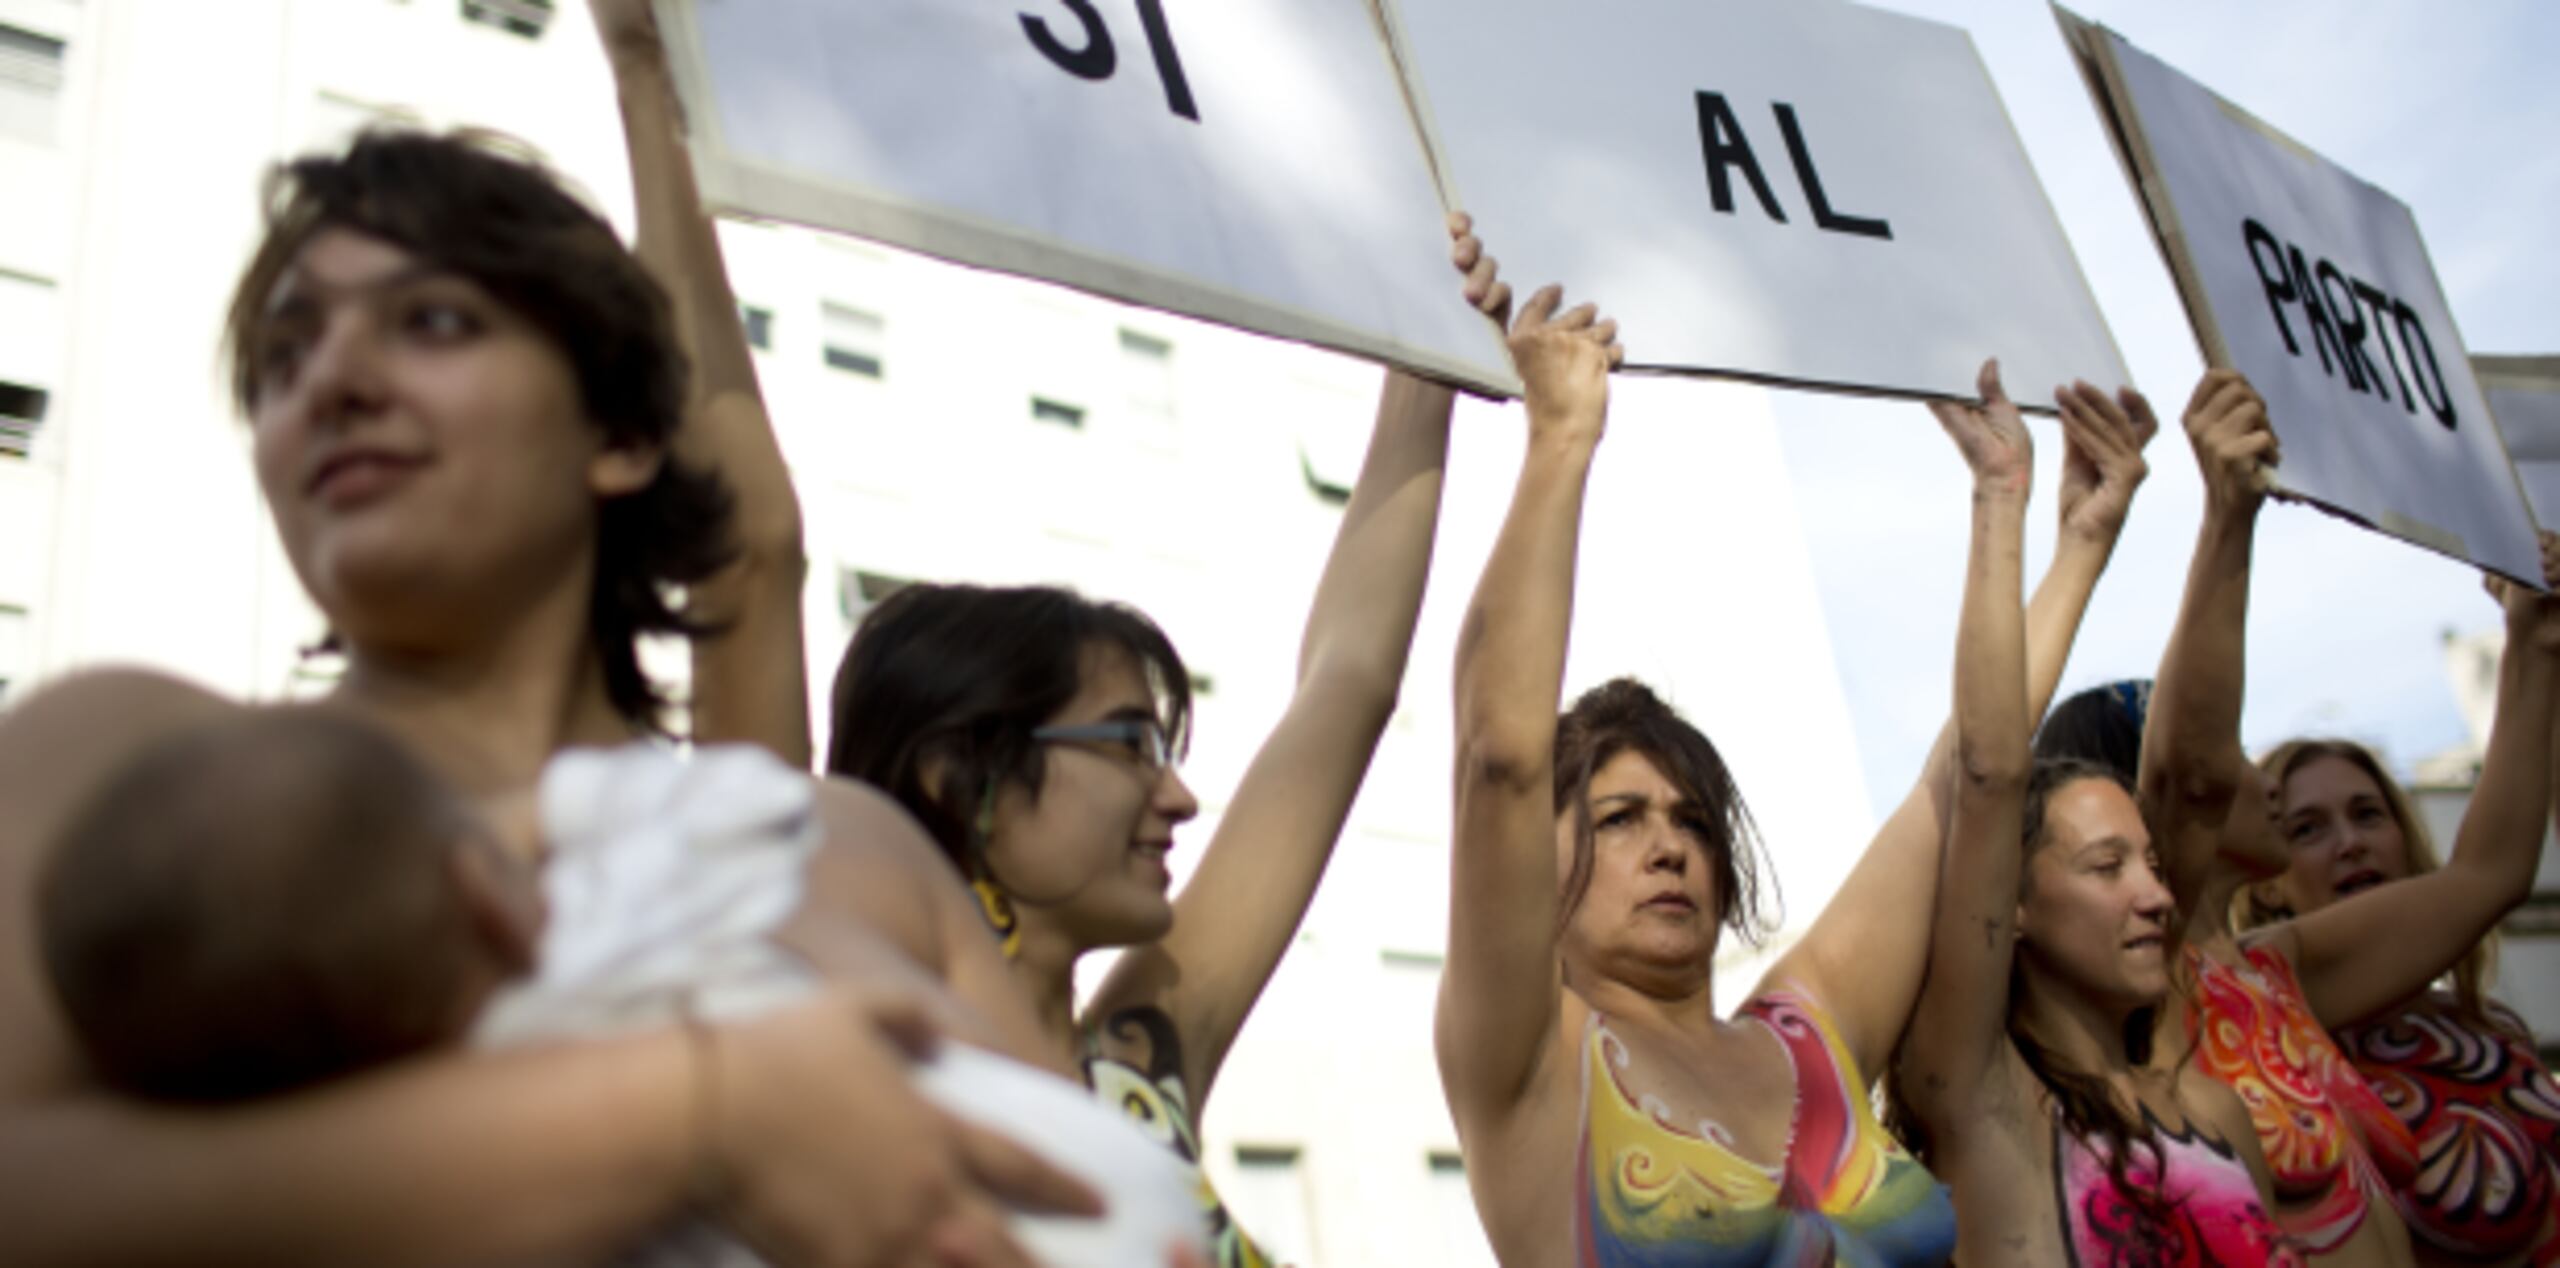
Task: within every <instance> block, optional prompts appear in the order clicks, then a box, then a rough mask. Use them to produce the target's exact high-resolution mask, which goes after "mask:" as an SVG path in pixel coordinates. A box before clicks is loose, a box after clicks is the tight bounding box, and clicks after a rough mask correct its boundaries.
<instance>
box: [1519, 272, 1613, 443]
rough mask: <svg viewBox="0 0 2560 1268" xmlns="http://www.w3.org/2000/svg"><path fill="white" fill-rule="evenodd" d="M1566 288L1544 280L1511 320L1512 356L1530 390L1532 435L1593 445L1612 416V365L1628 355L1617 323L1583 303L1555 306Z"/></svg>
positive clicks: (1525, 399) (1526, 397)
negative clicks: (1610, 382) (1561, 310)
mask: <svg viewBox="0 0 2560 1268" xmlns="http://www.w3.org/2000/svg"><path fill="white" fill-rule="evenodd" d="M1563 303H1564V288H1563V287H1561V286H1553V285H1550V286H1542V287H1540V288H1538V293H1537V294H1534V295H1531V296H1530V297H1529V302H1528V304H1527V305H1525V306H1524V307H1522V308H1521V310H1520V316H1519V317H1518V318H1517V319H1516V320H1514V321H1513V322H1512V323H1511V336H1510V338H1511V360H1512V363H1513V364H1515V365H1517V366H1519V367H1520V381H1521V382H1522V383H1523V384H1525V385H1526V386H1527V389H1528V391H1527V392H1526V394H1525V395H1523V396H1522V398H1521V400H1522V403H1523V404H1525V405H1527V406H1528V409H1529V437H1530V439H1531V440H1532V441H1533V442H1534V441H1539V440H1555V441H1563V442H1567V443H1571V444H1577V445H1595V444H1598V443H1599V441H1600V433H1601V431H1602V429H1603V427H1604V425H1605V424H1606V423H1607V421H1608V417H1609V371H1611V370H1614V369H1616V368H1617V367H1618V366H1619V365H1620V364H1621V363H1622V362H1624V361H1625V360H1626V355H1627V354H1626V349H1624V348H1621V347H1619V346H1618V323H1617V322H1616V321H1615V320H1602V319H1601V317H1600V310H1599V309H1597V308H1595V307H1593V306H1592V305H1589V304H1582V305H1579V306H1577V307H1574V308H1571V309H1567V310H1565V311H1564V312H1561V313H1559V312H1557V311H1556V309H1557V308H1558V307H1560V306H1561V305H1562V304H1563Z"/></svg>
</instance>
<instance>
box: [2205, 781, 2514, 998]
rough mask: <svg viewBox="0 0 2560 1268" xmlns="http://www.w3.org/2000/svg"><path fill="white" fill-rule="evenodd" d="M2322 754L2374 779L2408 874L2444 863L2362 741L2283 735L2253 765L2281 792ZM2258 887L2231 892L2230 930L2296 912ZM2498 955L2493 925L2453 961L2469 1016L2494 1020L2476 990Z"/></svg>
mask: <svg viewBox="0 0 2560 1268" xmlns="http://www.w3.org/2000/svg"><path fill="white" fill-rule="evenodd" d="M2325 757H2334V758H2337V759H2338V760H2340V761H2343V762H2348V763H2351V764H2353V765H2354V766H2355V768H2356V769H2358V770H2361V771H2363V772H2364V773H2365V775H2366V776H2367V777H2368V778H2370V779H2372V780H2373V786H2374V787H2375V788H2378V789H2380V790H2381V791H2382V803H2383V805H2384V806H2386V807H2388V808H2389V809H2390V811H2391V819H2392V821H2393V822H2394V823H2396V824H2398V825H2399V827H2400V840H2401V843H2402V846H2403V851H2404V853H2406V855H2407V856H2408V861H2409V875H2411V876H2424V875H2426V874H2427V873H2429V872H2432V871H2435V870H2436V869H2437V868H2439V867H2442V866H2444V860H2443V858H2442V857H2441V856H2439V855H2438V854H2437V853H2436V843H2435V837H2434V836H2433V835H2432V834H2430V833H2429V832H2428V831H2427V822H2426V820H2425V819H2423V818H2421V817H2420V816H2419V814H2418V808H2417V805H2416V803H2414V802H2412V801H2410V800H2409V793H2408V790H2406V789H2404V788H2402V787H2401V786H2400V781H2399V780H2396V779H2393V778H2392V777H2391V772H2390V771H2388V770H2385V769H2384V768H2383V765H2382V761H2381V759H2380V758H2377V757H2375V756H2374V755H2373V750H2371V749H2368V748H2366V747H2365V746H2364V745H2362V744H2358V743H2356V742H2355V741H2353V740H2339V739H2294V740H2286V741H2285V742H2284V743H2282V744H2279V745H2277V746H2275V747H2274V748H2273V749H2270V750H2268V752H2267V755H2266V756H2264V757H2262V758H2259V759H2258V769H2259V770H2261V771H2263V772H2265V773H2266V776H2267V778H2268V779H2270V780H2272V781H2274V782H2275V786H2276V792H2277V795H2278V796H2279V797H2281V796H2282V795H2283V792H2284V785H2285V781H2286V780H2288V779H2290V778H2292V776H2293V774H2294V772H2296V771H2298V770H2301V769H2302V768H2303V767H2305V766H2308V765H2310V764H2311V763H2313V762H2315V761H2318V760H2320V759H2322V758H2325ZM2258 889H2259V887H2258V886H2257V885H2245V886H2242V887H2241V889H2240V892H2239V893H2237V894H2234V895H2232V897H2231V924H2232V927H2233V928H2234V929H2240V930H2248V929H2254V928H2258V927H2259V926H2262V925H2269V924H2273V923H2275V922H2277V921H2279V920H2285V919H2289V918H2291V917H2292V916H2293V915H2294V914H2295V913H2294V912H2293V911H2291V910H2290V909H2287V908H2283V907H2278V906H2275V905H2272V904H2269V903H2267V902H2264V901H2262V900H2261V899H2260V898H2259V895H2258ZM2497 958H2498V934H2497V931H2496V930H2494V929H2493V930H2491V931H2490V932H2489V933H2488V934H2486V935H2484V936H2483V937H2482V938H2481V939H2480V941H2479V942H2478V943H2477V944H2475V945H2473V947H2472V948H2471V949H2470V950H2469V951H2466V952H2464V953H2463V955H2462V959H2460V960H2459V961H2457V962H2455V964H2454V966H2453V996H2454V1005H2455V1007H2456V1009H2457V1010H2458V1011H2459V1012H2460V1013H2461V1014H2462V1015H2463V1017H2464V1018H2466V1019H2468V1020H2470V1021H2473V1022H2477V1023H2480V1024H2483V1025H2494V1024H2496V1022H2495V1019H2494V1018H2492V1017H2491V1016H2490V1014H2489V1010H2488V1008H2487V1006H2486V1004H2485V1003H2484V1002H2483V1001H2484V999H2485V997H2484V996H2483V995H2482V993H2481V989H2482V984H2483V983H2484V982H2486V981H2487V980H2488V978H2489V975H2490V972H2491V969H2492V967H2493V966H2494V965H2495V964H2496V963H2497Z"/></svg>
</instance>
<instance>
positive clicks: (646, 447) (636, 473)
mask: <svg viewBox="0 0 2560 1268" xmlns="http://www.w3.org/2000/svg"><path fill="white" fill-rule="evenodd" d="M666 465H667V451H666V448H665V447H664V446H662V445H653V444H645V443H638V442H634V443H630V444H619V445H610V444H609V445H606V446H605V447H604V448H602V449H599V450H597V451H596V456H595V457H594V458H593V459H591V460H590V461H589V462H588V463H587V487H588V488H589V489H592V490H594V492H595V494H596V496H597V497H603V498H618V497H629V496H630V495H632V494H634V493H638V492H639V491H641V490H642V489H645V488H648V487H649V485H650V482H652V481H654V480H656V479H657V478H658V472H660V471H661V470H664V469H665V468H666Z"/></svg>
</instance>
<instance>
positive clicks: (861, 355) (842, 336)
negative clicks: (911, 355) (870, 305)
mask: <svg viewBox="0 0 2560 1268" xmlns="http://www.w3.org/2000/svg"><path fill="white" fill-rule="evenodd" d="M818 321H819V325H820V326H821V327H822V328H823V330H824V333H825V337H826V339H825V347H826V360H827V368H828V369H831V370H841V371H843V372H845V373H846V374H854V375H860V376H861V377H863V378H866V379H877V378H881V377H883V373H884V363H885V361H886V356H885V348H884V345H885V344H886V342H887V339H886V336H887V335H888V332H889V323H887V322H885V321H883V320H881V319H880V314H878V313H874V312H866V311H864V310H862V309H859V308H854V307H851V306H849V305H845V304H838V303H833V302H829V303H825V304H821V305H819V308H818Z"/></svg>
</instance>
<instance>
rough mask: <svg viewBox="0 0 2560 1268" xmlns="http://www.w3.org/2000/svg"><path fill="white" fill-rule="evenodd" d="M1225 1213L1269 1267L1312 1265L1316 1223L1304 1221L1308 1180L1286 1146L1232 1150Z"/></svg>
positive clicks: (1294, 1151)
mask: <svg viewBox="0 0 2560 1268" xmlns="http://www.w3.org/2000/svg"><path fill="white" fill-rule="evenodd" d="M1226 1199H1227V1211H1228V1213H1229V1214H1232V1215H1233V1216H1235V1219H1236V1224H1237V1226H1238V1227H1240V1228H1242V1229H1243V1230H1244V1231H1245V1234H1246V1235H1247V1236H1249V1237H1251V1238H1253V1240H1254V1241H1256V1242H1258V1243H1260V1244H1261V1246H1262V1248H1263V1249H1264V1250H1266V1251H1269V1252H1271V1256H1272V1262H1273V1263H1280V1264H1311V1263H1314V1262H1316V1260H1315V1235H1314V1223H1313V1221H1312V1220H1310V1219H1309V1218H1308V1211H1307V1175H1306V1168H1305V1167H1304V1166H1303V1165H1301V1161H1300V1154H1299V1152H1298V1150H1296V1149H1294V1148H1290V1147H1287V1146H1280V1147H1271V1146H1258V1145H1239V1146H1237V1147H1236V1183H1235V1185H1234V1187H1233V1188H1230V1189H1228V1190H1227V1193H1226Z"/></svg>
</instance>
